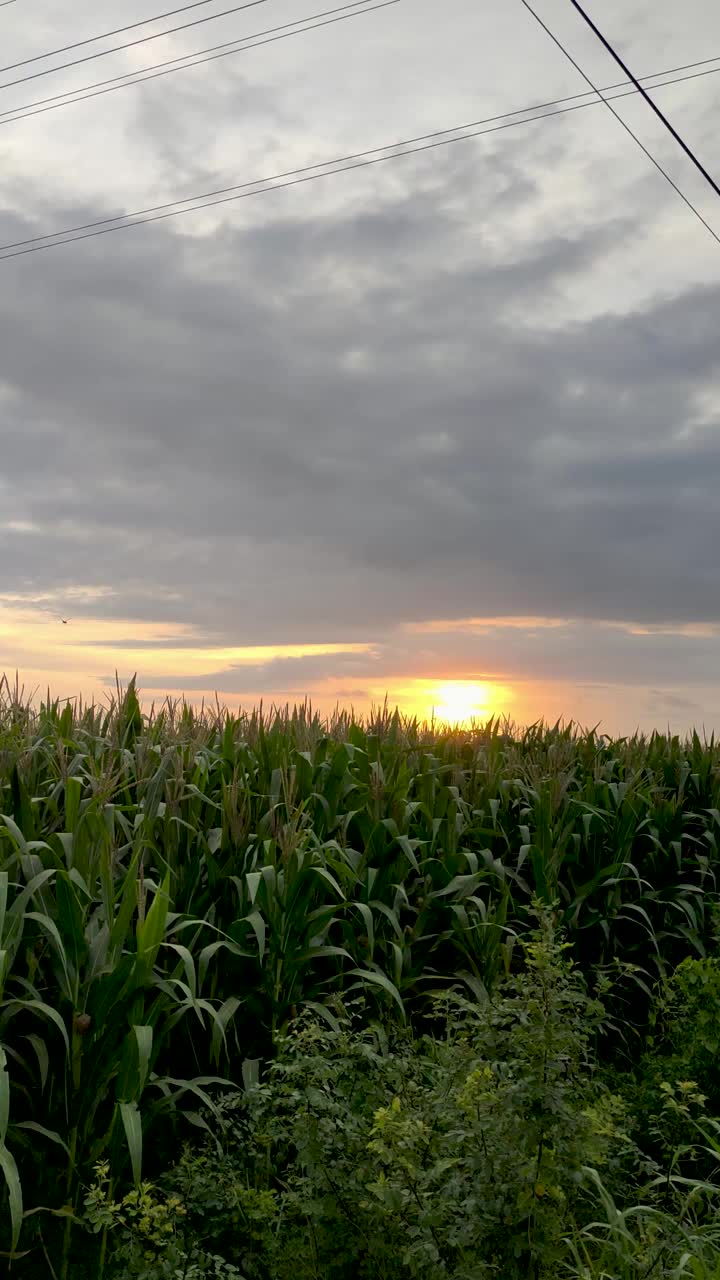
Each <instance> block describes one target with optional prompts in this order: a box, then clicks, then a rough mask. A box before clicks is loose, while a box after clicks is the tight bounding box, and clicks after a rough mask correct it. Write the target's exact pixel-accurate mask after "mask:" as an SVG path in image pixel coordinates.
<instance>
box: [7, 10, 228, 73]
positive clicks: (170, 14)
mask: <svg viewBox="0 0 720 1280" xmlns="http://www.w3.org/2000/svg"><path fill="white" fill-rule="evenodd" d="M13 3H14V0H3V4H13ZM206 4H215V0H193V4H184V5H182V6H181V7H180V8H179V9H166V10H165V12H164V13H156V14H154V15H153V16H152V17H151V18H141V19H140V20H139V21H138V22H129V23H128V25H127V26H126V27H114V28H113V30H112V31H101V32H100V34H99V35H97V36H88V37H87V38H86V39H84V40H74V41H73V43H72V44H63V45H60V47H59V49H48V50H47V52H46V53H35V54H33V56H32V57H31V58H21V60H20V61H19V62H9V63H8V64H7V66H5V67H0V75H4V74H5V72H6V71H15V69H16V68H17V67H28V66H30V63H31V62H42V60H43V58H55V57H57V55H58V54H60V53H69V52H70V50H71V49H82V48H83V47H84V46H85V45H88V44H94V43H95V41H96V40H110V39H111V38H112V36H121V35H123V34H124V33H125V32H126V31H135V30H136V29H137V28H138V27H147V26H149V25H150V23H151V22H161V21H162V19H163V18H174V17H175V15H176V14H178V13H186V12H187V11H188V9H202V8H203V7H204V6H205V5H206ZM1 8H2V4H0V9H1Z"/></svg>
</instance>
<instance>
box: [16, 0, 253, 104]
mask: <svg viewBox="0 0 720 1280" xmlns="http://www.w3.org/2000/svg"><path fill="white" fill-rule="evenodd" d="M267 3H268V0H245V3H244V4H237V5H234V6H233V8H232V9H223V10H222V12H221V13H211V14H209V15H208V17H207V18H194V19H193V21H192V22H182V23H180V25H179V26H177V27H166V28H165V30H164V31H156V32H155V33H154V35H150V36H141V37H140V38H139V39H138V40H129V41H127V43H126V44H115V45H113V47H112V48H111V49H99V50H98V52H97V53H86V54H85V55H84V57H82V58H72V59H71V61H70V62H60V63H58V65H57V66H56V67H46V69H45V70H44V71H33V72H32V73H31V74H30V75H29V76H18V77H17V79H16V80H6V81H5V83H4V84H0V89H12V88H13V86H14V85H16V84H26V83H27V81H28V80H41V79H42V77H43V76H52V75H54V74H55V72H56V71H67V69H68V67H79V66H80V64H81V63H83V62H94V61H95V59H96V58H106V57H107V56H108V54H110V53H122V52H123V50H125V49H134V48H136V46H137V45H139V44H149V43H150V41H151V40H162V38H163V36H174V35H176V34H177V32H178V31H188V30H189V29H190V27H201V26H203V25H204V24H205V23H206V22H215V21H216V19H217V18H227V17H229V16H230V14H232V13H241V12H242V10H243V9H254V8H256V7H257V5H259V4H267Z"/></svg>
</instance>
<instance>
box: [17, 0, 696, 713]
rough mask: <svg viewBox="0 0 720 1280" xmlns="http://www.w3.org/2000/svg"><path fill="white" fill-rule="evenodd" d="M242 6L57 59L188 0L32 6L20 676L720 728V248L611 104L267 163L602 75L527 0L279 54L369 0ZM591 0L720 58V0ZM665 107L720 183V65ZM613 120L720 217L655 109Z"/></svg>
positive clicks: (601, 17) (66, 688)
mask: <svg viewBox="0 0 720 1280" xmlns="http://www.w3.org/2000/svg"><path fill="white" fill-rule="evenodd" d="M536 3H537V8H538V11H539V12H540V13H541V16H542V18H543V20H544V21H545V22H546V23H547V25H548V26H549V27H550V28H551V29H552V31H553V32H555V34H556V35H557V36H558V38H559V39H560V40H561V41H562V42H563V43H564V44H565V45H566V47H567V48H568V50H569V51H570V52H571V53H572V55H573V57H574V58H575V60H576V61H577V62H578V64H579V65H580V66H581V67H582V68H583V70H584V71H585V72H586V73H587V75H588V76H589V77H590V79H591V80H593V81H594V82H595V83H596V84H598V85H600V86H609V85H613V84H616V83H617V82H618V81H619V80H622V79H623V77H622V74H621V73H620V72H619V69H618V68H617V67H616V65H615V64H614V63H613V61H612V59H611V58H610V57H609V56H608V54H607V53H606V52H605V51H604V50H603V49H602V47H601V46H600V45H599V43H598V42H597V40H596V39H595V37H594V36H593V35H592V33H591V32H589V31H588V29H587V28H586V27H585V26H584V24H583V23H582V21H581V19H580V18H579V17H578V15H577V13H576V12H575V11H574V9H573V7H572V5H571V4H570V0H536ZM176 7H177V8H179V7H180V5H176ZM231 7H235V4H234V0H211V2H210V3H206V4H204V5H196V6H195V7H194V8H192V9H190V10H188V11H187V12H185V13H182V14H176V15H175V16H174V17H170V18H165V19H163V20H160V21H155V22H153V23H150V24H148V25H147V26H143V27H140V28H136V29H133V30H132V31H129V32H126V33H124V34H123V35H119V36H116V37H113V38H108V39H105V40H103V41H98V42H95V43H93V44H90V45H84V46H83V47H81V48H80V49H77V50H74V51H71V52H67V53H65V54H58V55H55V56H54V57H51V58H45V59H43V60H39V61H33V62H27V63H25V60H26V59H35V58H36V57H37V55H38V54H41V53H45V52H47V51H50V50H54V49H58V48H60V47H61V46H64V45H68V44H71V43H73V42H75V41H80V40H85V39H87V38H88V37H90V36H94V35H97V34H99V33H102V32H105V31H110V30H112V29H113V28H115V27H120V26H126V25H128V24H130V23H135V22H138V23H139V22H140V21H141V20H143V19H146V18H148V17H151V16H153V15H154V14H156V13H159V12H160V11H161V8H162V6H161V4H159V3H158V0H155V3H154V4H153V3H151V0H123V4H122V5H121V4H120V3H119V0H108V2H107V3H105V4H103V5H101V6H98V5H97V3H90V0H15V3H12V4H9V5H5V6H3V7H2V8H0V65H1V66H2V67H3V68H5V70H4V71H2V72H0V93H1V95H2V96H1V98H0V112H2V113H4V114H0V172H1V173H2V182H1V183H0V672H2V671H5V672H7V674H8V676H11V677H12V678H13V679H14V674H15V672H16V671H17V672H18V673H19V678H20V682H21V684H23V685H24V686H25V688H26V690H27V691H30V692H32V691H34V690H38V691H40V692H43V693H44V691H45V689H46V688H47V687H48V686H49V687H50V689H51V691H52V693H53V695H55V696H58V697H69V696H75V695H77V694H79V693H82V694H83V695H84V696H86V697H95V698H99V699H102V698H103V696H104V694H105V692H106V691H107V690H108V689H111V688H113V687H114V685H115V679H116V673H117V675H118V677H119V678H120V680H121V681H127V680H128V679H129V678H130V677H131V676H132V675H133V674H134V673H137V680H138V685H139V687H140V689H141V690H142V692H143V695H144V697H145V699H146V700H149V701H152V700H156V701H160V700H162V698H163V697H165V696H167V695H170V696H173V697H181V696H185V697H186V698H188V699H189V700H192V701H194V702H199V701H200V700H201V699H202V698H203V697H205V698H210V699H211V698H213V697H214V695H215V694H217V696H218V697H219V698H220V700H221V702H223V703H225V704H226V705H228V706H230V707H233V708H235V707H237V706H239V705H241V706H250V705H253V704H257V703H258V702H259V701H260V700H261V699H262V700H263V701H264V703H265V705H268V704H271V703H273V702H274V703H285V702H287V701H289V702H291V703H292V702H295V701H299V700H302V699H304V698H306V697H307V698H310V699H311V700H312V702H313V703H314V705H316V706H317V707H319V708H320V709H321V710H330V709H331V708H332V707H333V706H334V705H335V704H336V703H340V704H341V705H352V706H354V707H355V708H356V709H357V710H359V711H362V710H366V709H368V707H369V706H370V705H371V704H373V703H377V702H379V701H382V700H383V698H384V697H385V695H387V696H388V699H389V701H390V702H391V704H393V705H394V704H395V703H397V704H399V705H400V707H401V708H402V709H403V710H406V711H408V712H409V713H410V714H419V715H421V716H422V715H429V714H431V713H432V712H433V711H435V713H436V714H437V715H439V716H440V717H441V718H442V717H445V718H464V717H466V716H467V715H470V714H474V715H476V716H478V717H479V718H485V717H487V716H488V715H507V716H509V717H511V718H512V719H513V720H515V721H516V722H518V723H528V722H530V721H533V720H537V719H539V718H545V719H548V720H551V721H554V720H556V719H558V718H564V719H565V720H570V719H572V720H575V721H577V722H579V723H580V724H582V725H586V726H589V725H595V724H599V725H601V726H602V728H603V729H604V731H606V732H610V733H630V732H632V731H634V730H635V729H636V728H640V729H644V730H647V729H651V728H654V727H657V728H660V729H666V728H668V727H670V728H672V729H673V730H674V731H681V732H682V731H686V730H687V729H689V728H690V727H692V726H695V727H697V728H698V729H702V728H705V729H706V731H708V732H709V731H710V730H712V729H715V730H720V664H719V662H718V658H719V657H720V560H719V558H718V551H717V548H718V546H719V545H720V501H718V496H717V494H718V481H719V479H720V432H719V430H718V428H719V427H720V342H719V341H718V315H720V244H718V243H717V242H716V241H715V240H713V238H712V237H711V235H710V234H709V233H708V231H707V230H706V228H705V227H703V225H702V224H701V222H700V221H699V220H698V219H697V218H696V217H695V216H693V214H692V212H691V211H690V210H689V209H688V207H687V206H686V205H685V204H684V203H683V202H682V200H681V199H680V198H679V196H678V195H677V193H676V192H675V191H673V190H672V188H671V187H670V185H669V184H668V183H667V182H666V181H665V180H664V179H663V177H662V176H661V174H660V173H659V172H658V171H657V169H655V168H654V167H653V165H652V164H651V162H650V161H649V160H648V158H647V156H646V155H644V154H643V153H642V151H641V150H640V149H639V148H638V147H637V146H636V145H635V143H634V142H633V140H632V139H631V138H630V137H629V136H628V134H627V133H626V132H625V131H624V130H623V128H622V127H621V125H620V124H619V122H618V121H617V120H616V119H615V118H614V117H613V115H612V114H611V113H610V111H609V110H608V109H607V107H606V106H604V105H603V104H602V103H600V104H597V103H596V104H595V105H592V106H589V107H587V109H585V108H582V109H580V110H576V111H572V112H567V113H565V114H561V115H556V116H554V117H552V118H549V119H545V120H541V121H535V122H534V123H533V122H530V123H526V122H524V120H525V117H523V116H520V117H518V116H515V117H512V118H513V119H515V120H518V119H520V120H521V121H522V123H520V124H518V125H517V126H514V127H512V128H506V129H501V130H497V131H495V132H492V133H487V134H485V135H484V136H481V137H475V138H465V139H464V140H462V141H458V142H454V143H452V144H451V145H448V146H443V147H435V148H433V149H430V150H425V151H422V152H418V153H416V154H414V155H410V156H401V157H396V158H395V159H393V160H391V161H387V162H383V163H381V164H376V165H371V166H365V167H362V168H356V169H352V170H350V171H348V172H345V173H341V174H336V175H335V176H332V175H328V174H327V173H324V172H323V171H322V170H316V171H315V172H316V173H318V172H320V173H321V174H322V176H320V177H319V178H317V180H313V181H310V182H304V183H301V184H299V185H295V186H292V187H283V188H281V189H276V190H274V191H273V190H266V189H265V190H263V189H262V187H260V186H259V185H258V183H259V180H260V179H264V178H266V177H268V176H269V175H273V174H278V173H283V172H286V171H288V170H294V169H297V168H301V167H305V166H309V165H318V166H319V165H322V164H324V163H325V162H327V161H331V160H333V159H334V158H336V157H340V156H344V155H349V154H351V153H356V152H360V151H365V150H366V149H370V148H374V147H381V146H387V145H389V144H393V143H397V142H400V141H402V140H403V139H409V138H413V137H417V136H419V135H423V134H426V133H430V132H434V131H440V130H454V129H456V128H457V126H460V125H464V124H467V123H470V122H476V121H479V120H485V119H487V118H488V117H493V116H500V115H502V114H503V113H507V112H512V111H518V110H519V109H525V108H530V107H533V106H535V105H536V104H541V103H546V102H549V101H551V100H555V99H558V98H561V97H563V96H565V95H571V94H582V93H583V92H585V91H586V90H587V85H586V83H585V82H584V81H583V79H582V77H581V76H580V74H579V73H578V71H577V70H576V69H575V68H574V67H573V66H572V65H570V63H569V62H568V61H567V60H566V59H565V58H564V56H563V54H562V53H561V52H560V51H559V49H558V48H557V47H556V46H555V45H553V43H552V42H551V40H550V39H549V37H548V36H547V34H546V33H544V32H543V31H542V30H541V29H540V27H539V26H538V25H537V24H536V22H535V21H534V20H533V18H532V16H531V14H530V13H528V12H527V10H526V9H525V7H524V6H523V4H522V3H521V2H520V0H485V3H483V4H482V5H478V4H477V3H475V0H442V2H440V0H398V2H397V3H394V4H390V5H386V6H385V7H382V8H375V9H372V11H368V12H363V11H361V12H357V13H354V14H353V16H351V17H345V16H344V15H336V16H343V20H342V21H338V22H335V23H333V24H330V25H325V26H323V27H316V28H315V29H314V30H310V31H305V32H301V33H299V34H298V33H297V31H295V33H294V34H292V35H290V36H288V35H287V32H280V33H277V32H276V33H275V34H282V35H283V38H281V39H276V40H272V41H271V42H267V41H268V36H267V35H262V34H260V33H263V32H266V33H267V32H268V31H269V29H270V28H276V27H282V26H283V24H290V23H297V22H298V21H299V20H300V19H305V18H307V17H309V16H310V15H313V14H319V13H322V12H325V11H326V10H329V9H330V8H333V7H335V3H334V0H325V3H324V4H323V3H322V0H316V3H315V5H313V4H312V0H262V3H257V4H255V5H254V6H252V7H250V8H246V9H245V10H243V11H242V12H236V13H225V10H227V9H229V8H231ZM366 7H368V6H367V5H366V6H363V8H366ZM587 9H588V11H589V13H590V14H591V15H592V16H593V17H594V18H595V19H596V20H597V22H598V23H599V24H600V25H601V26H602V28H603V30H604V31H605V33H606V34H607V35H608V37H609V38H610V39H611V40H612V41H613V42H614V43H615V45H616V46H617V47H618V49H619V50H620V52H621V53H622V55H623V56H624V57H625V58H626V60H627V61H628V62H629V64H630V66H631V67H632V68H633V70H635V72H636V73H637V74H639V75H649V74H651V73H653V74H654V73H656V72H664V71H668V70H670V69H672V68H676V67H680V66H684V65H685V64H688V63H694V62H697V61H699V60H701V59H710V58H712V57H714V56H715V57H716V58H717V62H715V63H708V64H707V65H706V66H704V67H703V68H701V69H702V70H704V71H707V70H710V71H712V70H713V68H714V69H717V70H718V72H720V7H718V6H717V4H715V3H713V0H686V2H685V4H684V6H683V7H682V8H679V7H678V6H677V4H676V3H674V2H672V3H671V0H654V2H653V3H650V0H602V3H601V0H588V2H587ZM220 14H224V15H225V16H219V17H216V16H214V15H220ZM210 17H212V20H211V21H205V22H203V23H201V24H199V25H195V26H193V27H191V28H189V29H186V30H184V31H179V32H176V33H174V34H172V35H166V36H163V37H162V38H160V39H154V40H151V41H147V40H146V42H145V43H144V44H136V45H134V46H133V47H132V48H129V49H125V50H120V51H116V52H114V53H111V54H108V55H105V54H104V53H103V56H101V57H93V58H92V59H90V55H92V54H97V53H100V52H103V51H104V50H107V49H109V48H111V47H112V46H114V45H117V44H121V43H128V42H130V41H132V40H138V39H141V38H143V37H147V36H149V35H152V34H155V33H158V32H161V31H163V30H165V29H166V28H168V27H171V26H177V25H180V24H184V23H186V22H191V21H194V22H196V23H198V20H199V19H201V18H210ZM316 21H320V19H316ZM291 30H293V29H292V28H291ZM250 37H252V39H248V38H250ZM240 40H243V41H246V43H247V45H248V46H250V45H252V44H253V42H255V45H256V47H245V48H244V50H243V51H240V52H234V53H233V54H231V55H230V56H224V57H222V58H218V59H216V60H214V61H211V62H208V63H205V64H203V65H198V66H197V67H194V68H193V67H188V66H183V67H182V69H181V70H179V71H177V72H174V73H173V74H171V75H166V76H162V77H157V78H155V79H153V80H150V81H148V82H147V83H146V84H144V85H133V86H130V87H127V86H124V87H123V88H122V89H120V90H118V91H114V92H109V93H104V94H99V95H97V96H95V97H93V98H91V99H89V100H86V101H84V102H79V103H72V102H70V104H69V105H68V104H67V103H66V102H64V103H63V105H62V106H61V107H60V108H58V109H53V110H51V111H40V110H39V107H37V106H33V105H32V104H38V103H41V102H42V100H44V99H47V98H49V97H53V96H55V95H60V94H66V95H67V94H69V93H70V92H71V91H73V90H79V89H81V88H84V87H85V86H87V85H91V84H98V83H99V82H100V81H104V80H107V79H110V78H111V77H119V76H123V75H125V76H127V75H128V74H129V73H138V74H139V73H140V71H141V69H142V68H146V67H150V66H153V65H155V64H157V63H160V62H163V61H164V62H167V61H168V60H170V59H182V58H183V57H184V56H185V55H188V54H194V53H195V52H197V51H200V50H207V49H210V48H213V47H215V46H218V45H220V44H227V43H228V42H237V41H240ZM260 40H264V41H266V43H263V44H258V43H257V42H258V41H260ZM78 57H85V58H87V59H88V60H87V61H85V62H83V63H81V64H80V65H77V66H74V67H70V68H65V69H62V70H57V71H55V72H54V73H53V74H49V75H44V74H42V75H41V74H40V73H41V72H45V71H47V70H48V69H49V68H52V67H57V66H58V65H59V64H60V63H62V62H66V61H69V60H72V59H73V58H78ZM17 63H24V65H22V66H19V67H18V66H15V65H14V64H17ZM683 74H687V73H683ZM27 77H33V78H31V79H28V78H27ZM15 81H19V83H11V82H15ZM657 100H658V102H659V103H660V105H661V106H662V107H663V109H664V110H665V111H666V112H667V113H668V114H669V115H670V117H671V118H672V120H673V122H674V123H675V125H676V127H677V128H678V129H679V130H680V131H681V132H682V134H683V136H684V137H685V138H686V139H687V141H688V142H689V144H690V145H691V146H692V147H693V148H694V149H695V150H696V151H697V153H698V155H699V156H700V157H701V159H702V160H703V162H704V163H705V165H706V166H707V167H708V168H709V169H710V170H711V171H712V172H714V174H715V175H716V176H718V175H720V132H719V131H718V129H717V113H718V108H719V107H720V74H718V75H715V74H707V75H704V76H703V77H701V78H696V79H693V80H689V81H685V82H683V83H679V84H675V85H672V86H666V87H664V88H660V89H658V90H657ZM584 101H587V99H584ZM46 105H47V104H46ZM51 105H53V106H54V105H55V104H54V103H53V104H51ZM30 109H32V110H33V111H35V112H36V114H33V115H30V116H27V115H26V116H25V118H22V119H17V118H16V116H17V115H18V114H22V113H23V111H24V110H30ZM617 110H618V111H619V112H620V114H621V115H622V117H623V119H625V120H626V121H627V123H628V124H630V126H631V127H632V128H633V130H635V131H636V132H637V134H638V137H639V138H640V139H641V140H642V142H643V143H644V145H645V146H646V147H647V148H648V149H649V150H650V151H651V153H652V155H653V156H654V157H656V159H657V160H658V161H659V162H660V163H661V164H662V165H663V166H664V167H665V168H666V169H667V171H668V172H669V174H670V175H671V176H672V178H673V180H674V181H675V182H676V183H677V184H678V185H679V186H680V187H681V189H682V191H683V192H684V193H685V194H686V195H687V197H688V199H690V200H691V201H692V202H693V203H694V204H695V205H696V207H697V209H698V211H699V212H700V213H701V214H702V215H703V217H705V218H706V219H707V221H708V222H709V223H711V224H712V225H713V226H714V227H715V228H716V230H717V232H718V234H719V235H720V202H719V201H718V199H717V197H716V196H715V195H714V194H713V192H712V190H711V188H710V187H709V186H708V185H707V184H706V183H705V182H704V180H703V178H702V176H701V175H700V174H699V173H698V172H697V171H696V170H695V169H694V168H693V166H692V165H691V163H690V161H689V160H688V159H687V158H686V157H685V156H684V155H683V153H682V152H681V151H680V149H679V148H678V146H677V145H676V143H675V142H674V141H673V139H672V138H671V137H670V136H669V134H667V133H666V132H665V131H664V129H663V128H662V125H661V124H660V122H659V121H657V120H656V118H655V117H654V116H653V115H652V113H651V112H650V110H649V108H648V107H647V106H646V105H645V104H643V103H642V102H641V101H640V100H638V99H635V98H631V99H628V98H624V99H623V100H621V101H620V102H619V103H618V104H617ZM526 114H527V113H526ZM506 122H507V121H503V123H506ZM453 136H454V135H453ZM401 149H402V148H401ZM241 183H251V184H255V185H254V186H252V187H250V188H249V190H251V191H252V195H251V196H250V197H249V198H243V199H241V200H236V201H233V202H231V203H224V204H218V205H214V206H212V207H210V208H205V209H196V210H195V211H192V212H190V213H188V214H186V215H184V216H181V217H172V218H165V219H162V220H159V221H155V222H153V223H150V224H148V225H142V226H135V227H129V228H125V229H124V230H121V231H118V232H117V233H113V234H107V235H101V236H94V237H91V238H86V239H83V240H81V241H79V242H78V243H76V244H64V245H62V244H61V245H55V247H53V248H51V249H49V250H45V249H43V250H42V251H38V252H32V253H28V254H22V255H20V256H14V257H8V256H7V253H8V252H12V250H3V246H7V245H16V244H17V243H18V242H21V241H26V240H29V239H31V238H33V237H38V236H45V235H47V233H49V232H53V231H60V230H62V229H64V228H70V227H76V226H81V225H84V224H87V223H91V222H96V221H98V220H100V219H109V218H114V217H117V215H118V214H120V213H123V212H128V211H133V210H141V209H147V208H149V207H151V206H158V205H164V204H166V203H167V202H170V201H178V200H186V199H187V197H189V196H193V195H196V194H198V193H202V192H209V191H217V190H219V189H224V188H227V187H230V186H234V185H237V184H241ZM246 190H247V189H246ZM38 243H40V244H43V245H44V244H47V243H48V241H47V240H43V241H40V242H38ZM25 247H29V246H25ZM61 617H62V618H67V619H68V622H67V624H63V623H62V622H61V621H60V618H61ZM38 696H39V695H38Z"/></svg>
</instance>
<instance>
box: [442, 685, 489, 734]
mask: <svg viewBox="0 0 720 1280" xmlns="http://www.w3.org/2000/svg"><path fill="white" fill-rule="evenodd" d="M428 692H429V699H430V704H431V705H430V712H431V715H432V716H433V717H434V718H435V719H436V720H442V721H444V722H446V723H447V724H464V723H466V722H467V721H470V720H485V719H487V718H488V716H490V715H492V713H493V708H494V704H495V703H496V698H497V691H496V690H495V689H493V688H492V686H491V685H489V684H474V683H471V682H469V681H466V680H448V681H446V682H445V683H444V684H436V685H433V686H432V687H431V688H430V690H429V691H428Z"/></svg>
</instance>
